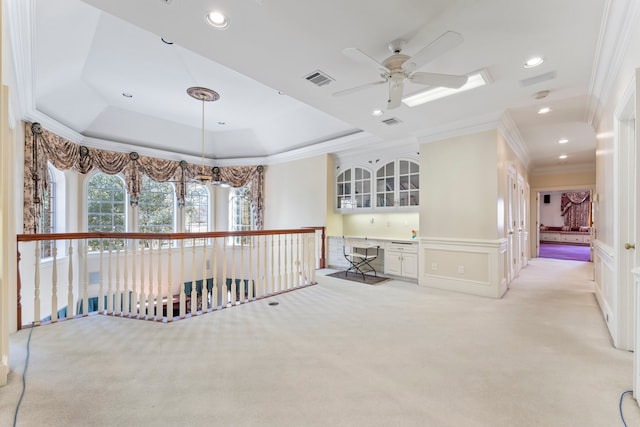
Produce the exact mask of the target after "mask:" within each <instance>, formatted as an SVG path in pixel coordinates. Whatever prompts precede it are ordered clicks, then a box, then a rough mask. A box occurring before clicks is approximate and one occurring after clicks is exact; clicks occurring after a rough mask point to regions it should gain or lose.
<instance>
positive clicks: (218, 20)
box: [206, 10, 229, 30]
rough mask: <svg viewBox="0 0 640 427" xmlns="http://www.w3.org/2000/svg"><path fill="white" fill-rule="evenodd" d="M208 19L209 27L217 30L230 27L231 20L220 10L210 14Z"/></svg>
mask: <svg viewBox="0 0 640 427" xmlns="http://www.w3.org/2000/svg"><path fill="white" fill-rule="evenodd" d="M206 18H207V22H208V23H209V25H211V26H212V27H213V28H217V29H218V30H224V29H226V28H228V27H229V18H227V17H226V15H225V14H224V13H222V12H220V11H218V10H213V11H211V12H209V13H208V14H207V16H206Z"/></svg>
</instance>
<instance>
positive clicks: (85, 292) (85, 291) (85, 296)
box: [69, 241, 89, 316]
mask: <svg viewBox="0 0 640 427" xmlns="http://www.w3.org/2000/svg"><path fill="white" fill-rule="evenodd" d="M85 243H86V241H85ZM69 245H71V241H69ZM81 250H82V248H81V246H80V243H78V255H80V251H81ZM88 258H89V246H88V245H85V247H84V259H85V262H88V261H87V260H88ZM72 260H73V258H72V257H71V255H69V262H70V263H73V261H72ZM70 269H71V271H72V270H73V266H71V267H70ZM79 281H80V279H79V278H78V282H79ZM72 290H73V289H72ZM78 297H80V284H79V283H78ZM70 301H71V304H72V305H73V295H71V299H70ZM82 307H84V310H83V312H82V316H88V315H89V269H88V268H87V266H86V265H85V269H84V283H83V284H82ZM78 314H80V313H78Z"/></svg>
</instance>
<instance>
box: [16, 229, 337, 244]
mask: <svg viewBox="0 0 640 427" xmlns="http://www.w3.org/2000/svg"><path fill="white" fill-rule="evenodd" d="M318 229H322V230H324V227H305V228H292V229H283V230H249V231H208V232H201V233H120V232H111V231H92V232H80V233H47V234H18V235H17V240H18V242H34V241H42V240H75V239H148V240H184V239H203V238H217V237H236V236H266V235H273V234H275V235H278V234H298V233H301V234H312V233H315V230H318ZM322 234H323V236H324V231H323V233H322Z"/></svg>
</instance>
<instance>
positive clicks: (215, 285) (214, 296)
mask: <svg viewBox="0 0 640 427" xmlns="http://www.w3.org/2000/svg"><path fill="white" fill-rule="evenodd" d="M212 242H213V261H212V262H213V266H212V268H211V271H212V273H211V275H212V276H213V287H212V289H211V309H212V310H217V309H218V304H219V301H218V260H217V258H218V256H217V254H218V241H217V240H216V239H215V238H214V239H213V240H212ZM225 287H226V285H225Z"/></svg>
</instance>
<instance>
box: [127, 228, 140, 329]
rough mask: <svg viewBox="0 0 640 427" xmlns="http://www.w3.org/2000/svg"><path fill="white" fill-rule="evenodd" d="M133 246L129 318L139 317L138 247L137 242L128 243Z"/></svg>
mask: <svg viewBox="0 0 640 427" xmlns="http://www.w3.org/2000/svg"><path fill="white" fill-rule="evenodd" d="M129 245H131V251H132V253H131V299H130V302H129V317H131V316H138V282H137V280H136V276H137V272H138V262H137V260H136V258H137V257H138V246H137V241H136V240H135V239H134V240H133V242H131V241H127V246H129Z"/></svg>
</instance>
